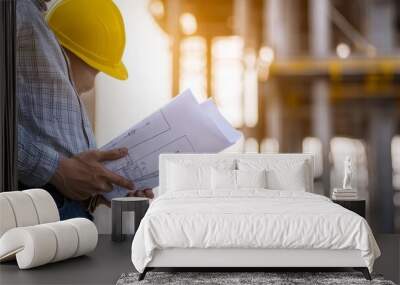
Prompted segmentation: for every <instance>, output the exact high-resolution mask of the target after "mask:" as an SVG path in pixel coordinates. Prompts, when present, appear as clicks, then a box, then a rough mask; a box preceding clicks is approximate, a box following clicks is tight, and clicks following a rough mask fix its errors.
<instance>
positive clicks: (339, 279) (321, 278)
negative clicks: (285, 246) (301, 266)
mask: <svg viewBox="0 0 400 285" xmlns="http://www.w3.org/2000/svg"><path fill="white" fill-rule="evenodd" d="M138 276H139V274H138V273H128V274H122V275H121V277H120V278H119V279H118V281H117V285H139V284H140V285H146V284H157V285H163V284H171V285H184V284H213V285H219V284H221V285H232V284H233V285H235V284H241V285H242V284H244V285H246V284H252V285H253V284H267V285H270V284H271V285H278V284H279V285H281V284H282V285H292V284H293V285H297V284H327V285H336V284H337V285H339V284H340V285H347V284H356V285H358V284H374V285H375V284H376V285H395V283H393V282H392V281H388V280H384V279H383V277H382V276H380V275H372V277H373V280H372V281H368V280H366V279H365V278H364V276H363V275H362V274H361V273H359V272H148V273H147V274H146V278H145V279H144V280H142V281H138V280H137V279H138Z"/></svg>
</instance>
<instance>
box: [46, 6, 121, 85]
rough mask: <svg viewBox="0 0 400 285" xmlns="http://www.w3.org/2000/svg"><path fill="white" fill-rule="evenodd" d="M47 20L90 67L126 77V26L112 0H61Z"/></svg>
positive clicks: (55, 31) (69, 47) (119, 76)
mask: <svg viewBox="0 0 400 285" xmlns="http://www.w3.org/2000/svg"><path fill="white" fill-rule="evenodd" d="M46 21H47V23H48V25H49V27H50V28H51V29H52V30H53V32H54V34H55V35H56V36H57V39H58V40H59V41H60V43H61V45H62V46H64V47H65V48H66V49H68V50H70V51H71V52H72V53H74V54H75V55H76V56H78V57H79V58H80V59H82V60H83V61H84V62H86V63H87V64H88V65H90V66H91V67H93V68H95V69H97V70H100V71H102V72H104V73H106V74H108V75H110V76H112V77H115V78H117V79H123V80H124V79H127V78H128V71H127V69H126V67H125V65H124V64H123V63H122V61H121V59H122V55H123V53H124V49H125V27H124V21H123V19H122V16H121V13H120V11H119V10H118V8H117V6H116V5H115V4H114V3H113V2H112V1H111V0H60V1H58V2H56V3H55V4H54V5H53V6H52V7H51V8H50V9H49V11H48V13H47V15H46Z"/></svg>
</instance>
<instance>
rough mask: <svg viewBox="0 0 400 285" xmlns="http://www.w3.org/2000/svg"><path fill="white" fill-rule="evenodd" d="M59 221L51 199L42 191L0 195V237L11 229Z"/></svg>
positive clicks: (54, 204)
mask: <svg viewBox="0 0 400 285" xmlns="http://www.w3.org/2000/svg"><path fill="white" fill-rule="evenodd" d="M59 220H60V216H59V213H58V209H57V206H56V203H55V202H54V200H53V197H51V195H50V194H49V193H48V192H47V191H45V190H43V189H29V190H24V191H12V192H2V193H0V237H1V236H2V235H3V234H4V233H5V232H7V231H8V230H10V229H12V228H16V227H26V226H34V225H38V224H45V223H51V222H57V221H59Z"/></svg>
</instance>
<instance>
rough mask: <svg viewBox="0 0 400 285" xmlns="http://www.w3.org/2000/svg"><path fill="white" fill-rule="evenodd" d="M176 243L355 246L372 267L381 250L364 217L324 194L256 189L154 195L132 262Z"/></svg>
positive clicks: (140, 261)
mask: <svg viewBox="0 0 400 285" xmlns="http://www.w3.org/2000/svg"><path fill="white" fill-rule="evenodd" d="M176 247H177V248H275V249H276V248H293V249H294V248H302V249H308V248H309V249H358V250H360V251H361V255H362V257H363V259H364V260H365V264H366V266H367V267H368V268H369V270H370V271H372V266H373V263H374V260H375V259H376V258H377V257H379V255H380V251H379V248H378V246H377V244H376V241H375V239H374V237H373V235H372V232H371V230H370V228H369V226H368V224H367V222H366V221H365V219H363V218H362V217H360V216H359V215H357V214H354V213H353V212H351V211H349V210H346V209H344V208H342V207H341V206H339V205H337V204H335V203H333V202H331V201H330V200H329V199H328V198H326V197H323V196H320V195H316V194H311V193H306V192H298V191H277V190H257V189H248V190H240V191H234V192H229V191H226V192H218V194H217V196H216V194H215V193H214V194H212V193H207V192H198V191H183V192H172V193H166V194H164V195H162V196H160V197H159V198H157V199H156V200H155V201H154V202H153V203H152V204H151V206H150V208H149V210H148V212H147V214H146V215H145V217H144V218H143V220H142V222H141V224H140V226H139V228H138V231H137V233H136V235H135V238H134V240H133V243H132V262H133V264H134V266H135V267H136V269H137V270H138V271H139V272H143V270H144V268H145V267H146V265H147V264H148V263H149V262H150V261H151V260H152V256H153V252H154V250H155V249H165V248H176Z"/></svg>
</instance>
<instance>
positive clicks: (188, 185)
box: [167, 163, 211, 191]
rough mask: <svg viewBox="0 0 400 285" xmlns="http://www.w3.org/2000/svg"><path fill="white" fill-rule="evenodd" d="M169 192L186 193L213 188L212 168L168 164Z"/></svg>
mask: <svg viewBox="0 0 400 285" xmlns="http://www.w3.org/2000/svg"><path fill="white" fill-rule="evenodd" d="M167 173H168V178H167V189H168V191H185V190H193V189H210V188H211V167H207V166H199V167H197V166H193V165H191V166H187V165H182V164H176V163H169V164H168V172H167Z"/></svg>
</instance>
